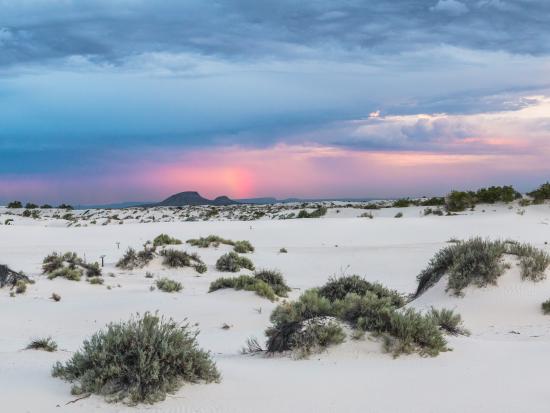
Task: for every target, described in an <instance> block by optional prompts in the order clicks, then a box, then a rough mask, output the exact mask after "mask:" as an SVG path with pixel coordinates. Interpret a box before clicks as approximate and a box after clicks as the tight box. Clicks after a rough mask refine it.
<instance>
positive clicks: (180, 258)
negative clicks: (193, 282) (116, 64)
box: [160, 249, 207, 274]
mask: <svg viewBox="0 0 550 413" xmlns="http://www.w3.org/2000/svg"><path fill="white" fill-rule="evenodd" d="M160 255H161V256H162V257H163V261H162V264H163V265H166V266H168V267H171V268H179V267H193V268H195V270H196V271H197V272H198V273H201V274H202V273H204V272H206V269H207V268H206V264H205V263H204V262H203V261H202V260H201V258H200V257H199V256H198V255H197V254H195V253H187V252H185V251H178V250H174V249H166V250H162V251H161V252H160Z"/></svg>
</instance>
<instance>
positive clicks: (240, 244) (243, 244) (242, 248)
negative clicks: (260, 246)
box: [233, 241, 254, 254]
mask: <svg viewBox="0 0 550 413" xmlns="http://www.w3.org/2000/svg"><path fill="white" fill-rule="evenodd" d="M233 251H235V252H238V253H240V254H246V253H247V252H254V247H253V246H252V244H251V243H250V242H248V241H236V242H235V245H234V246H233Z"/></svg>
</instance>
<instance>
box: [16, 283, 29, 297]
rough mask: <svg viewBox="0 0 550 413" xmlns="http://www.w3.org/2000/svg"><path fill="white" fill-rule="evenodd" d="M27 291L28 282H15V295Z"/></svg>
mask: <svg viewBox="0 0 550 413" xmlns="http://www.w3.org/2000/svg"><path fill="white" fill-rule="evenodd" d="M25 291H27V282H26V281H25V280H17V281H16V282H15V293H16V294H23V293H24V292H25Z"/></svg>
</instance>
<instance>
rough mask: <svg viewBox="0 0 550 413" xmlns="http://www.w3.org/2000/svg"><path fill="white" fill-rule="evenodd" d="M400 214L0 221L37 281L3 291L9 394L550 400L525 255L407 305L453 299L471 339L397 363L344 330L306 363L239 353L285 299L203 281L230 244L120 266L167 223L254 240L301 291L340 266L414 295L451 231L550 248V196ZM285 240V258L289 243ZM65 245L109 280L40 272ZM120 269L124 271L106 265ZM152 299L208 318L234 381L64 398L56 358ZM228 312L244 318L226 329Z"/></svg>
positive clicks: (94, 401) (277, 401) (172, 312)
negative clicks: (495, 279) (175, 288)
mask: <svg viewBox="0 0 550 413" xmlns="http://www.w3.org/2000/svg"><path fill="white" fill-rule="evenodd" d="M403 211H404V212H405V217H404V218H400V219H395V218H393V215H395V212H396V210H394V211H391V210H390V209H388V210H383V211H381V212H380V213H379V215H378V216H376V217H375V218H374V219H372V220H371V219H364V218H356V217H349V216H344V215H342V216H340V214H338V216H334V217H332V215H330V216H328V217H326V218H322V219H309V220H285V221H267V220H266V221H253V222H239V221H222V222H215V221H210V222H166V223H146V224H138V223H136V224H125V225H108V226H90V227H79V228H65V227H59V226H48V227H46V226H44V225H40V223H39V222H36V221H34V222H33V225H24V223H23V222H22V221H21V225H12V226H1V227H0V261H1V262H2V263H5V264H8V265H9V266H10V267H12V268H13V269H22V270H24V271H26V272H27V273H28V274H29V275H31V276H33V277H34V278H35V279H36V280H37V283H36V284H34V285H31V286H29V289H28V291H27V293H26V294H24V295H22V296H18V297H16V298H10V297H9V293H8V291H7V290H5V289H4V290H1V291H0V306H1V308H2V314H1V316H0V331H2V334H1V335H0V389H1V391H0V392H1V394H2V401H3V403H2V405H3V406H4V407H5V408H6V409H7V410H6V411H10V412H50V411H51V412H54V411H55V412H59V411H82V412H88V411H96V410H101V411H113V412H118V411H142V410H143V411H166V412H176V411H177V412H187V411H189V412H214V411H223V412H260V411H261V412H264V411H266V412H281V411H282V412H290V411H302V412H306V411H311V412H313V411H315V412H317V411H326V412H332V411H334V412H336V411H338V412H356V411H369V412H465V411H468V412H472V411H477V412H482V411H495V412H523V411H529V412H546V411H548V406H549V405H550V393H549V392H548V384H547V380H546V372H547V368H546V366H548V365H550V351H548V349H549V348H550V343H549V341H550V331H549V329H550V317H545V316H543V315H542V314H541V313H540V303H541V302H542V301H544V300H545V299H547V298H550V281H543V282H540V283H536V284H534V283H531V282H522V281H521V279H520V276H519V272H518V270H517V268H515V267H513V268H512V269H511V270H509V271H507V273H506V274H505V275H504V276H503V277H502V278H501V279H500V280H499V285H498V286H497V287H488V288H485V289H481V290H479V289H478V290H476V289H473V288H468V289H467V290H466V291H465V297H464V298H456V297H453V296H450V295H448V294H446V293H445V292H444V284H443V283H441V284H440V285H438V286H436V287H434V288H433V289H431V290H429V291H428V292H426V293H425V294H424V295H423V296H422V297H421V298H420V299H418V300H417V301H416V302H414V303H412V304H411V305H413V306H415V307H417V308H421V309H427V308H429V307H430V306H432V305H433V306H435V307H443V306H444V307H447V308H454V309H456V310H457V311H458V312H460V313H461V314H462V316H463V318H464V320H465V324H466V326H467V327H468V328H469V329H470V330H471V331H472V335H471V336H470V337H456V338H450V339H449V341H450V344H451V347H453V349H454V351H452V352H447V353H444V354H442V355H440V356H439V357H436V358H421V357H418V356H406V357H400V358H398V359H396V360H394V359H392V358H391V357H390V356H389V355H387V354H383V353H382V352H381V350H380V346H379V344H378V343H376V342H373V341H370V340H368V339H366V340H365V341H359V342H347V343H345V344H343V345H341V346H339V347H336V348H333V349H330V350H329V351H328V352H326V353H323V354H320V355H318V356H313V357H311V358H310V359H309V360H293V359H291V358H287V357H273V358H263V357H259V356H243V355H240V354H239V350H240V348H241V347H242V345H243V344H244V342H245V340H246V338H248V337H250V336H256V337H258V338H262V337H263V331H264V329H265V328H266V327H267V326H268V324H269V314H270V312H271V310H272V309H273V308H274V306H275V305H276V304H274V303H270V302H269V301H267V300H265V299H262V298H259V297H257V296H255V295H254V294H252V293H247V292H236V291H228V290H226V291H219V292H215V293H212V294H208V293H207V291H208V285H209V283H210V281H212V280H214V279H215V278H217V277H218V276H219V275H221V274H220V273H218V272H216V270H215V269H214V263H215V261H216V259H217V258H218V257H219V256H220V255H221V254H222V253H224V252H226V251H229V250H230V249H229V247H227V246H221V247H219V248H218V249H214V248H211V249H196V248H187V247H186V246H181V247H180V248H182V249H186V250H189V251H197V252H198V253H199V254H200V255H201V257H202V258H203V260H204V261H205V262H206V263H207V264H208V272H207V273H206V274H204V275H202V276H197V274H196V273H195V272H194V270H192V269H185V270H181V269H180V270H169V269H163V268H162V267H161V266H160V265H159V264H158V263H153V264H152V266H151V267H149V268H144V269H143V270H136V271H133V272H121V271H118V270H117V269H115V267H114V263H115V262H116V260H117V259H118V258H119V257H120V256H121V255H122V253H123V252H124V249H125V248H126V247H127V246H134V247H138V248H139V247H140V246H141V245H142V244H143V242H145V241H146V240H148V239H152V238H154V237H155V236H156V235H158V234H159V233H161V232H165V233H168V234H170V235H172V236H175V237H178V238H181V239H183V240H185V239H188V238H192V237H197V236H201V235H202V236H205V235H208V234H211V233H212V234H217V235H220V236H223V237H227V238H231V239H248V240H250V241H251V242H252V243H253V244H254V246H255V247H256V252H255V253H253V254H251V255H250V258H251V259H252V260H253V261H254V263H255V264H256V266H257V267H259V268H261V267H266V268H277V269H280V270H281V271H282V272H283V273H284V275H285V277H286V278H287V280H288V283H289V285H290V286H291V287H293V288H295V289H294V290H293V292H292V293H291V296H293V297H295V296H297V295H298V294H299V293H300V292H301V291H303V290H304V289H306V288H310V287H314V286H318V285H321V284H322V283H324V282H325V281H326V280H327V279H328V278H329V277H330V276H332V275H339V274H342V273H346V274H353V273H357V274H360V275H363V276H365V277H366V278H368V279H370V280H378V281H381V282H383V283H384V284H386V285H387V286H388V287H391V288H396V289H398V290H400V291H402V292H404V293H411V292H413V291H414V290H415V287H416V280H415V277H416V275H417V274H418V272H419V271H420V270H421V269H422V268H423V267H424V266H425V265H426V263H427V262H428V260H429V258H430V257H431V256H432V255H433V254H434V253H435V252H436V251H437V250H438V249H439V248H441V247H442V246H444V245H446V244H445V242H446V241H447V240H448V239H449V238H451V237H457V238H467V237H469V236H474V235H480V236H488V237H493V238H497V237H499V238H513V239H516V240H519V241H528V242H531V243H533V244H534V245H536V246H538V247H541V248H546V250H547V251H548V250H549V249H548V246H547V245H545V244H544V242H545V241H550V226H549V225H548V222H549V220H550V208H549V207H548V205H541V206H535V207H529V208H527V211H526V213H525V214H524V215H518V214H516V213H515V212H514V211H510V210H508V209H507V207H504V206H502V207H499V206H497V207H493V206H491V207H488V208H487V209H486V212H485V213H482V212H481V211H477V212H475V213H468V214H467V215H463V216H455V217H433V216H428V217H422V216H421V215H420V214H419V210H418V209H416V208H407V209H403ZM376 212H378V211H376ZM382 212H383V213H382ZM117 243H119V247H117ZM281 247H286V248H287V249H288V251H289V252H288V254H279V253H278V251H279V248H281ZM54 250H57V251H69V250H72V251H75V252H77V253H79V254H80V255H84V254H85V255H86V258H87V259H88V260H89V261H93V260H97V259H98V257H99V256H100V255H103V254H105V255H106V267H105V268H104V275H105V285H104V286H93V285H89V284H88V283H86V282H79V283H76V282H71V281H66V280H54V281H49V280H47V279H46V278H45V277H43V276H41V275H40V264H41V261H42V259H43V258H44V256H45V255H46V254H48V253H50V252H52V251H54ZM145 271H152V272H153V273H155V276H165V275H166V276H169V277H171V278H174V279H177V280H179V281H181V282H182V283H183V284H184V287H185V288H184V290H183V291H182V292H181V293H178V294H166V293H162V292H159V291H152V292H151V291H149V287H150V285H151V284H152V283H153V280H151V279H147V278H145V277H144V274H145ZM109 272H113V273H115V275H116V276H115V277H114V278H112V277H109V276H107V274H108V273H109ZM107 285H110V286H112V289H111V290H108V289H107V288H106V286H107ZM118 285H120V287H118ZM54 291H55V292H57V293H59V294H60V295H61V296H62V300H61V302H59V303H54V302H53V301H51V300H49V299H48V297H49V296H50V294H51V293H52V292H54ZM146 310H150V311H155V310H159V311H160V312H161V313H162V314H165V315H167V316H172V317H174V318H176V319H178V320H183V319H185V318H188V320H189V321H190V322H191V323H198V325H199V328H200V330H201V334H200V336H199V341H200V343H201V345H202V346H203V347H204V348H206V349H208V350H211V351H212V352H213V354H214V357H215V359H216V361H217V363H218V366H219V369H220V371H221V372H222V375H223V381H222V383H220V384H210V385H192V386H184V387H183V388H182V389H181V390H180V391H179V392H178V393H177V394H175V395H174V396H169V397H168V398H167V400H166V401H165V402H162V403H160V404H157V405H154V406H139V407H137V408H128V407H125V406H124V405H120V404H115V405H109V404H106V403H105V402H104V401H103V400H102V399H101V398H99V397H95V396H92V397H90V398H88V399H85V400H82V401H79V402H78V403H74V404H70V405H65V403H67V402H68V401H69V400H71V399H73V396H71V395H70V393H69V390H70V385H69V384H67V383H64V382H62V381H60V380H58V379H54V378H52V377H50V369H51V366H52V365H53V363H54V362H55V361H58V360H64V359H67V358H69V357H70V355H71V354H72V352H74V351H75V350H77V349H78V347H79V345H80V343H81V342H82V340H83V339H84V338H86V337H88V336H89V335H91V334H92V333H93V332H95V331H96V330H98V329H99V328H101V327H102V326H104V325H105V324H106V323H108V322H109V321H116V320H125V319H127V318H128V317H129V316H130V315H131V314H133V313H135V312H137V311H140V312H143V311H146ZM223 323H228V324H230V325H232V328H231V329H229V330H223V329H221V325H222V324H223ZM511 331H514V332H515V333H510V332H511ZM516 333H519V334H516ZM48 335H51V336H52V337H53V338H54V339H55V340H56V341H57V342H58V344H59V346H60V351H58V352H56V353H44V352H37V351H25V350H22V349H23V348H24V347H25V346H26V345H27V344H28V342H29V340H30V339H31V338H33V337H41V336H48ZM58 405H59V407H57V406H58Z"/></svg>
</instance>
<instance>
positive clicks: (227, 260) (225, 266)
mask: <svg viewBox="0 0 550 413" xmlns="http://www.w3.org/2000/svg"><path fill="white" fill-rule="evenodd" d="M241 268H246V269H248V270H251V271H254V264H253V263H252V261H250V260H249V259H248V258H246V257H241V256H240V255H239V254H237V253H236V252H234V251H231V252H228V253H227V254H224V255H222V256H221V257H220V258H218V261H216V269H217V270H218V271H225V272H238V271H240V270H241Z"/></svg>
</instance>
